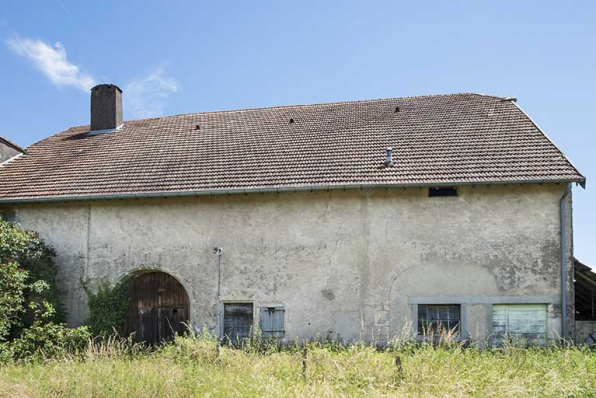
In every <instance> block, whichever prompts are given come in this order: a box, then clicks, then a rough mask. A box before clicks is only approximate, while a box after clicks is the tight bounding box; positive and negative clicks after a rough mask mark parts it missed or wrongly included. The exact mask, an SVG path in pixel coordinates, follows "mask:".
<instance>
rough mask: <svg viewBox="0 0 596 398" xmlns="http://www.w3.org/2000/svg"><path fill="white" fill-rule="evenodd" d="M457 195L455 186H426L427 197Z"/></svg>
mask: <svg viewBox="0 0 596 398" xmlns="http://www.w3.org/2000/svg"><path fill="white" fill-rule="evenodd" d="M438 196H457V187H435V188H432V187H431V188H428V197H429V198H434V197H438Z"/></svg>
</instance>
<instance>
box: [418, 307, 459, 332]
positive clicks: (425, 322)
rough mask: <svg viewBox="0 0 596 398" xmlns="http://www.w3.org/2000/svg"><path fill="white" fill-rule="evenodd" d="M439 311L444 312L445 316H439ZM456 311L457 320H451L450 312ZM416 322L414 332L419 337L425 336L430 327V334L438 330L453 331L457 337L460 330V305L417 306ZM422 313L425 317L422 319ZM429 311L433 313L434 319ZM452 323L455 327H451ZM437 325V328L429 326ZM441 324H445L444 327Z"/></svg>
mask: <svg viewBox="0 0 596 398" xmlns="http://www.w3.org/2000/svg"><path fill="white" fill-rule="evenodd" d="M441 310H445V311H446V316H443V315H442V314H441ZM453 310H456V313H457V318H455V317H453V318H452V311H453ZM416 311H417V314H418V316H417V320H416V330H417V332H418V334H419V335H426V334H427V333H428V331H429V330H430V328H431V327H432V333H437V332H439V330H453V329H454V328H455V329H454V330H455V332H456V333H457V335H458V336H460V335H461V330H462V305H461V304H459V303H458V304H434V303H432V304H418V305H417V309H416ZM423 311H425V312H426V316H425V317H422V316H421V315H422V313H423ZM429 311H433V312H435V315H436V317H434V318H433V316H432V314H429ZM452 322H455V323H456V324H457V326H453V325H452ZM433 323H434V324H438V326H432V325H431V326H429V324H433ZM443 323H447V326H444V325H443Z"/></svg>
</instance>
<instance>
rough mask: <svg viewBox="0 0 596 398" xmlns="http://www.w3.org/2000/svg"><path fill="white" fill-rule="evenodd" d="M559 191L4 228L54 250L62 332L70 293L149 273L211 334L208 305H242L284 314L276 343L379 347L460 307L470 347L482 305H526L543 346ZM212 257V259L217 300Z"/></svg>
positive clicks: (358, 194) (244, 198)
mask: <svg viewBox="0 0 596 398" xmlns="http://www.w3.org/2000/svg"><path fill="white" fill-rule="evenodd" d="M564 189H565V187H564V185H562V184H561V185H554V184H553V185H542V186H540V185H532V186H530V185H526V186H520V185H517V186H491V187H487V186H482V187H481V186H478V187H460V188H459V196H458V197H442V198H429V197H427V190H426V189H421V188H411V189H389V190H371V191H356V190H352V191H330V192H322V191H319V192H317V191H315V192H312V193H310V192H301V193H281V194H250V195H222V196H210V197H207V196H204V197H196V198H195V197H192V198H169V199H144V200H126V201H97V202H87V203H74V202H71V203H60V204H35V205H21V206H20V207H19V208H18V217H19V219H20V221H21V223H22V224H23V225H24V226H26V227H28V228H32V229H35V230H37V231H39V232H40V233H41V235H42V236H43V237H44V238H46V239H47V241H48V242H49V243H51V244H52V245H53V246H55V247H56V249H57V251H58V254H59V257H58V262H59V264H60V266H61V277H60V279H61V281H62V283H63V285H64V287H65V288H66V290H67V291H68V293H67V306H68V308H69V310H70V316H69V322H70V324H72V325H77V324H80V323H81V322H83V320H84V319H85V316H86V310H87V307H86V298H85V294H84V292H83V291H82V289H81V283H80V280H87V281H89V282H90V283H91V284H92V285H96V284H97V283H100V281H109V282H115V281H117V280H119V279H121V278H123V277H125V276H126V275H128V274H130V273H131V272H134V271H135V270H138V269H139V268H155V269H161V270H164V271H166V272H169V273H171V274H172V275H173V276H175V277H176V278H178V279H179V280H180V281H181V283H182V284H183V285H184V287H185V288H186V289H187V291H188V293H189V297H190V300H191V313H192V315H191V319H192V322H193V323H194V324H195V325H196V326H198V327H200V326H201V325H207V326H209V327H212V328H216V325H217V322H218V312H219V310H220V304H219V303H220V302H221V301H224V300H252V301H254V302H255V304H256V305H267V304H284V305H285V308H286V331H287V336H288V337H290V338H293V337H295V336H298V337H301V338H305V337H313V336H316V335H320V336H323V337H325V336H331V337H333V338H335V337H337V335H340V336H341V337H342V338H345V339H360V338H364V339H372V340H375V341H380V342H384V341H386V340H387V339H388V338H391V337H392V336H393V335H395V334H399V333H400V332H401V331H402V330H403V329H404V328H405V327H407V325H408V323H409V322H411V321H412V320H415V317H413V313H414V312H415V311H413V310H414V309H415V308H416V307H415V306H416V305H417V304H421V303H440V302H445V303H447V302H454V303H460V304H462V310H463V311H464V312H465V315H463V322H464V323H465V325H464V330H465V331H466V333H467V334H470V335H471V336H473V337H476V338H480V339H482V338H484V337H485V336H486V334H487V333H490V330H491V308H492V307H491V303H494V302H509V303H515V302H539V303H546V304H549V318H550V319H549V326H550V330H549V334H550V335H551V336H556V335H557V333H559V331H560V322H561V321H560V314H561V311H560V260H559V259H560V239H559V231H560V230H559V199H560V198H561V195H562V194H563V192H564ZM570 201H571V198H569V202H570ZM568 220H569V221H570V219H568ZM570 225H571V224H568V228H569V234H571V229H570ZM215 246H219V247H222V248H223V254H222V256H221V295H220V297H219V299H218V297H217V275H218V268H217V267H218V258H217V256H216V255H214V254H213V253H212V249H213V247H215ZM569 256H571V245H570V251H569ZM572 280H573V279H570V281H572ZM570 298H571V299H572V296H571V297H570ZM570 306H571V308H572V306H573V301H572V300H571V301H570Z"/></svg>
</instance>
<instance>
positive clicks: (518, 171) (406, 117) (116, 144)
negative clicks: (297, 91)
mask: <svg viewBox="0 0 596 398" xmlns="http://www.w3.org/2000/svg"><path fill="white" fill-rule="evenodd" d="M397 108H399V111H396V110H397ZM291 121H293V122H291ZM197 125H198V126H199V128H198V129H197V127H196V126H197ZM88 131H89V127H88V126H80V127H72V128H70V129H68V130H66V131H63V132H61V133H59V134H56V135H54V136H51V137H49V138H47V139H45V140H42V141H40V142H38V143H36V144H34V145H31V146H30V147H28V148H27V154H26V155H24V156H22V157H21V158H19V159H16V160H15V161H13V162H11V163H10V164H8V165H6V166H4V167H3V168H2V169H0V200H1V201H7V200H17V199H33V198H36V199H43V198H46V199H47V198H59V197H68V198H72V197H80V198H87V197H95V196H101V195H112V196H113V195H123V196H126V195H135V194H138V195H140V196H144V195H146V196H152V195H154V194H155V195H156V196H158V195H159V194H162V193H168V194H186V193H191V192H194V193H197V194H199V193H218V192H224V191H242V190H251V191H252V190H258V189H262V190H276V189H304V188H308V189H310V188H312V187H314V188H315V189H316V188H334V187H342V186H344V187H345V186H358V185H397V186H407V185H442V184H472V183H482V184H485V183H486V184H489V183H506V182H520V183H524V182H528V183H530V182H548V181H553V182H554V181H557V182H562V181H575V182H583V181H584V180H585V179H584V177H583V176H582V175H581V174H580V173H579V172H578V171H577V170H576V169H575V168H574V166H573V165H572V164H571V163H570V162H569V161H568V160H567V158H566V157H565V156H564V155H563V154H562V153H561V151H559V149H558V148H557V147H555V145H554V144H553V143H552V142H551V141H550V140H549V139H548V138H547V137H546V136H545V135H544V134H543V133H542V132H541V131H540V130H539V129H538V127H537V126H536V125H535V124H534V123H533V122H532V121H531V120H530V119H529V118H528V117H527V116H526V115H525V114H524V113H523V112H522V111H521V110H520V109H519V108H518V107H517V105H516V104H515V103H514V102H513V101H511V100H507V99H503V98H500V97H493V96H486V95H479V94H453V95H435V96H423V97H408V98H392V99H380V100H369V101H354V102H340V103H330V104H318V105H298V106H281V107H273V108H262V109H246V110H237V111H220V112H209V113H196V114H187V115H177V116H167V117H160V118H154V119H144V120H132V121H127V122H125V123H124V127H123V128H122V129H121V130H120V131H116V132H114V133H110V134H100V135H89V134H87V132H88ZM388 147H392V148H393V160H394V165H393V166H391V167H384V161H385V156H386V155H385V151H386V148H388Z"/></svg>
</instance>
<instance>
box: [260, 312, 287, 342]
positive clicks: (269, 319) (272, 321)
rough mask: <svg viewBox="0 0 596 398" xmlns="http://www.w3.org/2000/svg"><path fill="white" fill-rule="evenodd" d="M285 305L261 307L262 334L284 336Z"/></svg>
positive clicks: (264, 335) (265, 335)
mask: <svg viewBox="0 0 596 398" xmlns="http://www.w3.org/2000/svg"><path fill="white" fill-rule="evenodd" d="M284 316H285V309H284V307H283V305H276V306H272V307H261V335H262V336H263V337H284V333H285V329H284Z"/></svg>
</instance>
